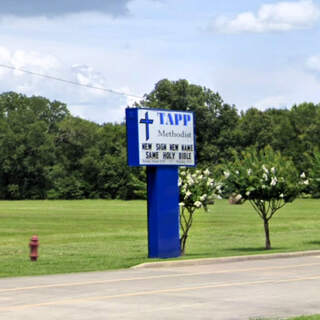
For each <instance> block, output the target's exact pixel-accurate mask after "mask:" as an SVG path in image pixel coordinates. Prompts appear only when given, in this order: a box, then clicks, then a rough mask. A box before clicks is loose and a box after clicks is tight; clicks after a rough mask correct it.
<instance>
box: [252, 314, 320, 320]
mask: <svg viewBox="0 0 320 320" xmlns="http://www.w3.org/2000/svg"><path fill="white" fill-rule="evenodd" d="M256 320H277V319H275V318H272V319H269V318H268V319H267V318H263V319H261V318H260V319H256ZM278 320H281V319H278ZM282 320H320V315H313V316H300V317H293V318H286V319H282Z"/></svg>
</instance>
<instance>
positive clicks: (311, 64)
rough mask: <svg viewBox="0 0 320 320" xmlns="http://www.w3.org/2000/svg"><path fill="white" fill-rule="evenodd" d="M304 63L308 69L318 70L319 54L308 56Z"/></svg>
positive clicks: (319, 65)
mask: <svg viewBox="0 0 320 320" xmlns="http://www.w3.org/2000/svg"><path fill="white" fill-rule="evenodd" d="M306 65H307V68H308V69H309V70H311V71H316V72H320V55H318V56H311V57H309V58H308V59H307V62H306Z"/></svg>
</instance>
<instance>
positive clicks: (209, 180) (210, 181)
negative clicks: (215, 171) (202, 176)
mask: <svg viewBox="0 0 320 320" xmlns="http://www.w3.org/2000/svg"><path fill="white" fill-rule="evenodd" d="M213 182H214V180H213V179H211V178H209V179H208V181H207V187H212V186H213Z"/></svg>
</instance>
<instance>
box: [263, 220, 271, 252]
mask: <svg viewBox="0 0 320 320" xmlns="http://www.w3.org/2000/svg"><path fill="white" fill-rule="evenodd" d="M264 232H265V234H266V250H270V249H271V243H270V234H269V221H268V220H267V219H264Z"/></svg>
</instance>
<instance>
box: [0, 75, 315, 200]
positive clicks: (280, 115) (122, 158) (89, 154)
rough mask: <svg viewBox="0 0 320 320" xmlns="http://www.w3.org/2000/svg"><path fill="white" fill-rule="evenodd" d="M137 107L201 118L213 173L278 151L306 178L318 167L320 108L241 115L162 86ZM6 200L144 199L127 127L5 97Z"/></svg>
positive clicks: (202, 93) (189, 88)
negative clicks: (250, 154)
mask: <svg viewBox="0 0 320 320" xmlns="http://www.w3.org/2000/svg"><path fill="white" fill-rule="evenodd" d="M136 106H137V107H139V106H145V107H150V108H163V109H171V110H190V111H194V113H195V118H196V144H197V161H198V166H199V167H209V168H210V170H212V171H213V172H217V168H219V166H220V165H223V164H224V163H226V162H229V161H231V160H232V159H233V158H234V155H235V154H237V153H238V154H239V153H240V152H242V151H243V150H246V149H247V148H250V147H254V148H256V149H257V150H261V149H263V148H265V147H266V146H268V145H269V146H271V148H273V149H274V150H276V151H279V152H281V154H282V155H283V156H285V157H288V158H290V159H292V161H293V163H294V164H295V166H296V168H297V170H298V171H299V172H302V171H304V172H308V170H309V169H311V168H313V167H314V166H315V163H316V164H317V161H318V162H319V164H318V167H319V170H320V156H319V157H318V158H317V157H316V156H314V155H315V154H317V150H318V149H319V144H320V104H314V103H302V104H299V105H294V106H292V107H291V108H290V109H268V110H265V111H261V110H258V109H256V108H249V109H247V110H246V111H241V112H239V111H238V110H237V108H236V106H234V105H229V104H227V103H224V101H223V99H222V98H221V96H220V95H219V94H218V93H216V92H213V91H212V90H210V89H208V88H205V87H202V86H199V85H194V84H190V83H189V82H188V81H186V80H178V81H169V80H167V79H163V80H161V81H159V82H158V83H157V84H156V85H155V87H154V89H153V90H152V91H151V92H150V93H149V94H146V95H145V97H144V99H143V100H142V101H141V102H140V103H137V104H136ZM0 150H1V152H0V199H82V198H106V199H111V198H112V199H114V198H120V199H137V198H145V196H146V183H145V180H146V173H145V169H144V168H129V167H128V166H127V160H126V129H125V123H120V124H115V123H105V124H101V125H99V124H97V123H94V122H90V121H88V120H84V119H81V118H78V117H74V116H72V115H71V114H70V112H69V111H68V108H67V106H66V105H65V104H64V103H62V102H59V101H49V100H48V99H46V98H44V97H38V96H32V97H27V96H25V95H23V94H19V93H15V92H7V93H3V94H1V95H0Z"/></svg>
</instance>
